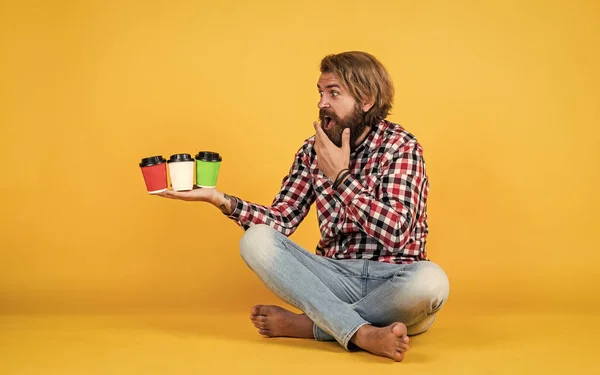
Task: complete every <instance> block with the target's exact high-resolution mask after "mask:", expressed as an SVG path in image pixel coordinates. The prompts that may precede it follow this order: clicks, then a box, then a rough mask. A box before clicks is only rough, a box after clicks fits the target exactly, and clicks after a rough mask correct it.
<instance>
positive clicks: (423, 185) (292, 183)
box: [228, 121, 429, 263]
mask: <svg viewBox="0 0 600 375" xmlns="http://www.w3.org/2000/svg"><path fill="white" fill-rule="evenodd" d="M422 153H423V149H422V148H421V146H420V145H419V143H418V142H417V140H416V139H415V137H414V136H413V135H412V134H410V133H408V132H407V131H406V130H404V129H403V128H402V127H401V126H400V125H398V124H394V123H391V122H389V121H382V122H381V123H380V124H379V125H378V126H377V127H375V128H374V130H372V131H371V132H370V133H369V134H368V135H367V138H366V139H365V140H364V141H363V142H362V143H361V144H360V145H359V146H358V147H357V148H356V150H354V152H353V153H352V154H351V155H350V172H351V175H350V177H349V178H348V179H346V180H345V181H344V182H343V183H342V184H341V185H340V186H339V187H338V188H337V189H336V190H334V189H333V182H332V181H330V180H329V178H328V177H327V176H325V175H324V174H323V172H321V171H320V170H319V168H318V167H317V155H316V152H315V150H314V136H313V137H310V138H309V139H307V140H305V141H304V144H303V145H302V147H301V148H300V149H299V150H298V152H297V153H296V155H295V160H294V163H293V165H292V167H291V169H290V171H289V174H288V175H287V176H286V177H284V178H283V182H282V185H281V190H280V192H279V193H278V194H277V196H276V197H275V199H274V200H273V203H272V204H271V206H270V207H266V206H261V205H258V204H254V203H251V202H246V201H244V200H242V199H239V198H237V197H233V198H234V199H235V200H236V201H237V203H236V204H235V205H234V207H233V210H232V213H231V214H230V215H228V217H229V218H231V219H233V220H234V221H236V222H237V223H238V225H240V226H241V227H242V228H244V229H248V228H249V227H250V226H251V225H253V224H267V225H269V226H270V227H272V228H274V229H276V230H277V231H279V232H281V233H283V234H284V235H285V236H290V235H291V234H292V233H294V231H295V230H296V228H297V227H298V225H299V224H300V223H301V222H302V220H303V219H304V218H305V217H306V215H307V214H308V211H309V209H310V207H311V205H312V204H313V203H316V209H317V215H318V221H319V229H320V232H321V239H320V241H319V243H318V244H317V248H316V254H317V255H322V256H325V257H330V258H334V259H358V258H362V259H371V260H376V261H381V262H388V263H412V262H415V261H419V260H428V259H427V253H426V250H425V243H426V239H427V234H428V227H427V194H428V192H429V181H428V178H427V174H426V172H425V161H424V159H423V155H422Z"/></svg>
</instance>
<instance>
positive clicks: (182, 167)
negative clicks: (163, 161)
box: [167, 154, 195, 191]
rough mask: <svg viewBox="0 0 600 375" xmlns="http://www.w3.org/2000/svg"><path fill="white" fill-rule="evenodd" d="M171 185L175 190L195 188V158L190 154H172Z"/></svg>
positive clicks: (169, 163) (170, 161) (169, 162)
mask: <svg viewBox="0 0 600 375" xmlns="http://www.w3.org/2000/svg"><path fill="white" fill-rule="evenodd" d="M167 163H168V165H169V176H170V177H171V187H172V188H173V190H175V191H185V190H192V189H193V188H194V164H195V163H194V159H193V158H192V156H191V155H190V154H175V155H171V157H170V158H169V161H168V162H167Z"/></svg>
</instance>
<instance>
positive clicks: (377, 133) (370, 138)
mask: <svg viewBox="0 0 600 375" xmlns="http://www.w3.org/2000/svg"><path fill="white" fill-rule="evenodd" d="M385 126H386V124H385V120H382V121H381V122H380V123H379V124H377V125H376V126H375V128H372V129H371V131H370V132H369V134H367V137H366V138H365V139H363V141H362V143H361V144H360V145H358V147H357V148H356V149H355V150H354V152H353V153H352V154H353V155H354V154H358V153H359V152H363V151H366V152H369V151H371V150H373V149H375V148H376V147H377V144H378V141H379V140H380V139H381V137H382V134H383V132H384V127H385Z"/></svg>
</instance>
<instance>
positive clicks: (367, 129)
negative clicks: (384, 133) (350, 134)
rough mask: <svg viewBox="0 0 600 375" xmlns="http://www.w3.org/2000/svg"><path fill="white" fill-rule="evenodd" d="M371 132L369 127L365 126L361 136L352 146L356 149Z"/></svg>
mask: <svg viewBox="0 0 600 375" xmlns="http://www.w3.org/2000/svg"><path fill="white" fill-rule="evenodd" d="M370 131H371V127H370V126H367V127H366V128H365V130H363V132H362V134H361V135H360V137H358V139H357V140H356V142H355V143H354V145H355V146H356V147H358V145H360V144H361V143H363V141H364V140H365V139H366V138H367V135H369V132H370Z"/></svg>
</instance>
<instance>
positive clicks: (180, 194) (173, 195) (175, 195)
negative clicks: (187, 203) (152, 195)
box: [156, 190, 188, 200]
mask: <svg viewBox="0 0 600 375" xmlns="http://www.w3.org/2000/svg"><path fill="white" fill-rule="evenodd" d="M156 195H158V196H161V197H164V198H170V199H182V200H186V199H187V198H188V197H187V195H186V192H184V191H175V190H166V191H163V192H162V193H158V194H156Z"/></svg>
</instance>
